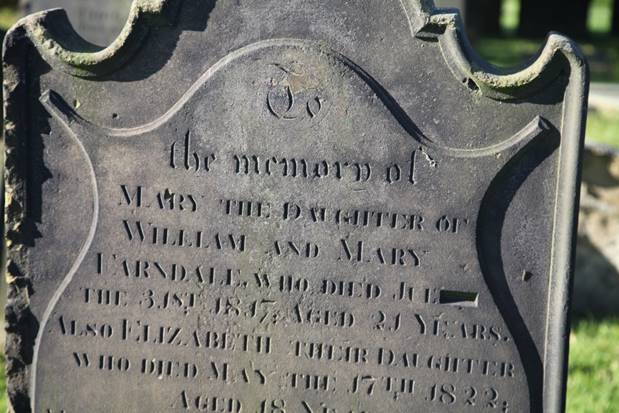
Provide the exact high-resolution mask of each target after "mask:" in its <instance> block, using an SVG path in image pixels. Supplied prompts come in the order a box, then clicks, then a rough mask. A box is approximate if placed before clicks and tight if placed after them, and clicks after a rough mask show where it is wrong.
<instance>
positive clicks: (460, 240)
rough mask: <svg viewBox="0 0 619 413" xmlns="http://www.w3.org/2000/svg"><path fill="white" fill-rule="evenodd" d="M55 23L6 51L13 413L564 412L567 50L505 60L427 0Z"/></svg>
mask: <svg viewBox="0 0 619 413" xmlns="http://www.w3.org/2000/svg"><path fill="white" fill-rule="evenodd" d="M67 25H68V22H67V19H66V15H65V14H64V13H62V12H59V11H57V10H56V11H51V12H48V13H41V14H38V15H35V16H31V17H30V18H27V19H25V20H22V21H21V23H20V24H19V25H18V26H16V27H14V28H13V29H12V30H11V31H10V32H9V33H8V35H7V38H6V41H5V51H4V56H3V58H4V68H5V75H6V76H5V82H4V87H5V89H4V99H5V108H6V112H5V127H6V130H5V141H6V145H7V152H6V153H7V161H6V170H7V174H6V183H7V189H6V192H7V196H6V199H7V205H6V211H7V213H6V226H7V236H6V238H7V261H8V265H7V269H8V279H9V281H10V284H9V300H8V306H7V320H8V326H7V333H8V335H7V343H8V344H7V346H6V354H7V372H8V380H9V381H8V392H9V396H10V400H11V403H12V406H13V408H14V410H15V411H16V412H18V413H26V412H37V413H39V412H43V413H51V412H53V413H57V412H66V413H73V412H89V413H103V412H105V413H110V412H114V413H121V412H135V413H147V412H166V413H167V412H173V413H174V412H179V413H181V412H182V413H187V412H208V413H375V412H389V413H391V412H393V413H409V412H413V411H415V412H417V411H419V412H425V411H428V412H454V413H456V412H457V413H462V412H465V413H466V412H470V413H480V412H481V413H523V412H530V413H541V412H544V413H559V412H561V411H562V410H563V408H564V401H565V373H566V366H567V364H566V361H567V340H568V337H569V323H568V312H569V309H570V296H569V294H570V287H571V280H572V268H573V248H574V241H575V222H576V217H577V211H576V205H577V200H578V195H579V194H578V192H579V179H580V176H579V169H580V165H581V163H580V156H581V146H582V142H583V135H584V133H583V124H584V117H585V99H586V91H587V83H588V75H587V69H586V64H585V62H584V60H583V58H582V56H581V54H580V52H579V51H578V48H577V47H576V45H575V44H574V43H572V42H571V41H570V40H568V39H566V38H564V37H562V36H559V35H551V36H550V37H549V38H548V40H547V42H548V44H547V45H546V48H545V50H544V52H543V53H541V54H540V56H539V60H538V61H537V62H534V63H533V64H532V65H531V66H530V67H528V68H525V69H523V71H522V72H519V73H513V74H505V73H504V72H494V71H492V70H493V69H492V68H489V67H488V66H487V65H485V64H483V62H479V61H477V60H476V57H474V56H471V55H469V54H468V53H469V49H468V48H467V47H466V45H463V44H462V43H461V42H462V39H463V37H464V36H463V33H461V32H460V30H462V28H461V26H460V25H457V24H456V23H455V17H454V15H453V14H440V12H437V11H436V10H434V8H433V6H432V2H431V1H426V0H408V1H401V0H381V1H376V0H358V1H332V0H237V1H232V0H231V1H214V0H183V1H181V0H137V1H136V2H135V4H134V7H132V9H131V12H130V14H129V17H128V23H127V27H128V28H129V29H130V31H128V32H126V33H125V35H126V36H123V38H122V39H119V40H118V41H116V42H114V43H113V44H112V45H111V46H110V47H109V48H108V49H106V50H105V51H104V52H101V51H97V48H93V47H92V44H90V43H87V42H84V41H83V40H82V39H81V38H79V37H78V36H76V34H75V33H73V32H71V31H70V30H66V27H67ZM488 70H490V71H488Z"/></svg>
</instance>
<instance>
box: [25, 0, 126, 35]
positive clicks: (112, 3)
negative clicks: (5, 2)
mask: <svg viewBox="0 0 619 413" xmlns="http://www.w3.org/2000/svg"><path fill="white" fill-rule="evenodd" d="M21 5H22V10H23V12H24V13H25V14H29V13H35V12H39V11H43V10H49V9H54V8H58V7H60V8H63V9H64V10H65V11H66V12H67V15H68V16H69V20H70V21H71V24H72V25H73V27H74V29H75V30H76V31H77V32H78V33H79V34H80V35H81V36H82V37H84V38H85V39H86V40H88V41H89V42H91V43H94V44H96V45H100V46H107V45H108V44H110V43H112V41H113V40H114V39H115V38H116V36H118V35H119V34H120V32H121V30H122V28H123V26H124V25H125V22H126V21H127V16H128V15H129V8H130V7H131V0H22V2H21Z"/></svg>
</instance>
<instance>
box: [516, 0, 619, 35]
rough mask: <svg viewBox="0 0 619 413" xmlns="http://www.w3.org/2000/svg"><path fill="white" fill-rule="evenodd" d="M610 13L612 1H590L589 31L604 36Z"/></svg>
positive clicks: (609, 26)
mask: <svg viewBox="0 0 619 413" xmlns="http://www.w3.org/2000/svg"><path fill="white" fill-rule="evenodd" d="M510 1H511V0H510ZM612 11H613V1H612V0H592V1H591V8H590V9H589V18H588V22H587V26H588V27H589V30H591V32H592V33H594V34H605V33H608V32H610V28H611V26H612V17H613V16H612Z"/></svg>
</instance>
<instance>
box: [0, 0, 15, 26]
mask: <svg viewBox="0 0 619 413" xmlns="http://www.w3.org/2000/svg"><path fill="white" fill-rule="evenodd" d="M18 18H19V12H18V11H17V10H16V9H15V8H14V7H7V6H3V7H0V30H1V31H3V32H6V31H7V30H8V29H10V28H11V26H12V25H13V24H14V23H15V22H16V21H17V19H18Z"/></svg>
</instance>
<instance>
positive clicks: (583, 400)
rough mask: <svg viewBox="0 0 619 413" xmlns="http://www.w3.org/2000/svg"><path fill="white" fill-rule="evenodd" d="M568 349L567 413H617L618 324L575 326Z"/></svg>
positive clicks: (616, 322)
mask: <svg viewBox="0 0 619 413" xmlns="http://www.w3.org/2000/svg"><path fill="white" fill-rule="evenodd" d="M570 347H571V348H570V365H569V380H568V392H567V402H568V410H567V411H568V413H616V412H619V320H610V321H603V322H596V321H580V322H578V323H576V326H575V328H574V331H573V333H572V336H571V338H570Z"/></svg>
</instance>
